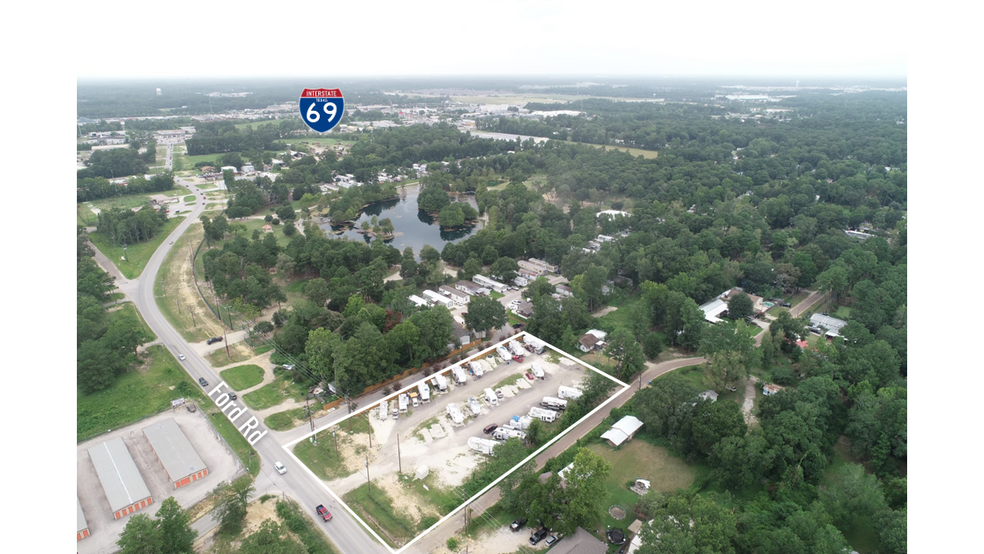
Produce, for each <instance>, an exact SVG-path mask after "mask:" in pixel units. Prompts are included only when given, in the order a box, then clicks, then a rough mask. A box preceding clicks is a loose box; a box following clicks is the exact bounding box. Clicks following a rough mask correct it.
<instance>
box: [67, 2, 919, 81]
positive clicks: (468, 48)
mask: <svg viewBox="0 0 984 554" xmlns="http://www.w3.org/2000/svg"><path fill="white" fill-rule="evenodd" d="M108 4H112V5H114V6H113V7H109V8H107V9H105V10H104V11H101V13H98V14H96V13H91V14H88V15H87V16H84V18H89V22H88V24H89V25H94V26H95V28H99V29H103V30H109V31H108V35H109V36H112V37H115V38H114V40H112V41H109V42H101V45H98V44H96V45H93V46H92V47H86V49H85V56H81V57H80V62H79V66H78V76H79V77H83V78H86V77H141V78H142V77H162V78H167V77H204V76H211V77H241V76H267V75H269V76H288V75H289V76H298V75H302V76H307V75H318V76H321V75H339V76H412V75H502V74H506V75H571V74H580V75H584V74H604V75H645V76H680V75H693V76H698V75H713V76H735V77H738V76H760V75H767V76H773V75H774V76H782V77H789V78H792V79H795V78H799V77H810V76H850V77H855V76H856V77H867V78H883V77H890V78H904V77H905V76H906V50H905V47H904V43H905V36H906V31H907V29H906V25H905V24H904V21H903V16H902V14H903V12H904V10H903V9H902V8H900V7H899V6H898V5H897V4H896V5H891V4H887V3H883V2H859V1H857V0H853V1H845V0H833V1H828V2H822V3H821V2H811V3H809V4H807V5H805V6H800V5H799V4H802V3H797V2H789V1H788V0H787V1H775V0H764V1H744V2H742V1H733V0H732V1H727V2H725V1H721V0H705V1H700V2H680V1H675V2H665V1H663V2H660V1H649V2H637V1H621V2H619V1H607V2H593V3H584V2H577V1H574V0H568V1H553V0H545V1H520V0H502V1H495V2H491V1H485V0H480V1H468V0H463V1H457V2H455V1H445V0H419V1H416V2H372V1H368V2H366V1H360V2H349V3H346V2H338V1H336V2H330V3H329V2H296V3H276V2H251V1H247V2H237V3H235V4H227V3H223V5H222V6H221V7H212V6H209V5H205V3H202V2H188V1H187V0H176V1H172V2H167V3H165V4H160V3H146V4H145V6H146V8H138V7H137V6H138V5H137V4H134V3H132V2H127V3H121V2H116V1H113V2H110V3H108ZM135 9H147V10H148V11H146V12H144V11H140V12H134V10H135ZM80 28H81V27H80ZM90 28H93V27H90ZM138 36H139V37H140V39H141V40H131V38H135V37H138ZM128 37H130V38H128ZM144 38H146V39H149V40H143V39H144ZM116 39H119V40H116Z"/></svg>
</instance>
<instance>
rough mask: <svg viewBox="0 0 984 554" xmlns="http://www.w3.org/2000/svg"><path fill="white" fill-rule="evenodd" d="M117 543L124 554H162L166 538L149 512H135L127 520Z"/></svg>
mask: <svg viewBox="0 0 984 554" xmlns="http://www.w3.org/2000/svg"><path fill="white" fill-rule="evenodd" d="M116 544H117V545H119V547H120V548H121V549H122V550H120V552H121V553H122V554H160V553H161V552H163V548H164V538H163V537H162V536H161V529H160V526H159V525H158V522H157V521H155V520H153V519H151V518H150V516H148V515H147V514H135V515H133V516H131V517H130V520H129V521H127V522H126V527H124V528H123V532H122V533H120V538H119V540H118V541H116Z"/></svg>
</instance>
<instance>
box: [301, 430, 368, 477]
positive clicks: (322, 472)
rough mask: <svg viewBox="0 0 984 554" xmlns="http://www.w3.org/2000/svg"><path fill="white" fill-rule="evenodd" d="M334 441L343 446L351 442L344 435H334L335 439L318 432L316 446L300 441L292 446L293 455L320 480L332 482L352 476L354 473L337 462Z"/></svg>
mask: <svg viewBox="0 0 984 554" xmlns="http://www.w3.org/2000/svg"><path fill="white" fill-rule="evenodd" d="M335 440H338V442H339V443H341V444H342V445H343V446H344V445H346V444H348V443H349V442H351V439H349V438H348V435H347V434H345V433H336V437H332V436H331V433H329V432H321V431H319V432H318V444H314V443H313V442H311V440H306V441H301V442H299V443H297V445H295V446H294V455H295V456H297V458H298V459H299V460H301V462H303V463H304V465H306V466H307V467H308V469H310V470H311V471H313V472H314V474H315V475H317V476H318V477H319V478H321V479H325V480H328V481H332V480H335V479H341V478H342V477H347V476H349V475H352V474H353V473H355V471H354V470H350V469H347V468H345V466H344V465H342V464H341V463H340V462H339V458H338V453H337V452H336V451H335Z"/></svg>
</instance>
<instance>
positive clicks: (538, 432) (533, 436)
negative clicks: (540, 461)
mask: <svg viewBox="0 0 984 554" xmlns="http://www.w3.org/2000/svg"><path fill="white" fill-rule="evenodd" d="M543 435H544V429H543V422H541V421H540V420H539V419H534V420H533V421H531V422H530V425H529V427H527V428H526V442H528V443H530V444H531V445H533V446H534V447H536V446H540V442H541V441H542V440H543Z"/></svg>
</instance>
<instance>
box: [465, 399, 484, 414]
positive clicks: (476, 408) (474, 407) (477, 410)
mask: <svg viewBox="0 0 984 554" xmlns="http://www.w3.org/2000/svg"><path fill="white" fill-rule="evenodd" d="M468 408H469V409H470V410H471V411H472V414H474V415H481V413H482V405H481V404H479V403H478V399H477V398H475V397H474V396H471V397H469V398H468Z"/></svg>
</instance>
